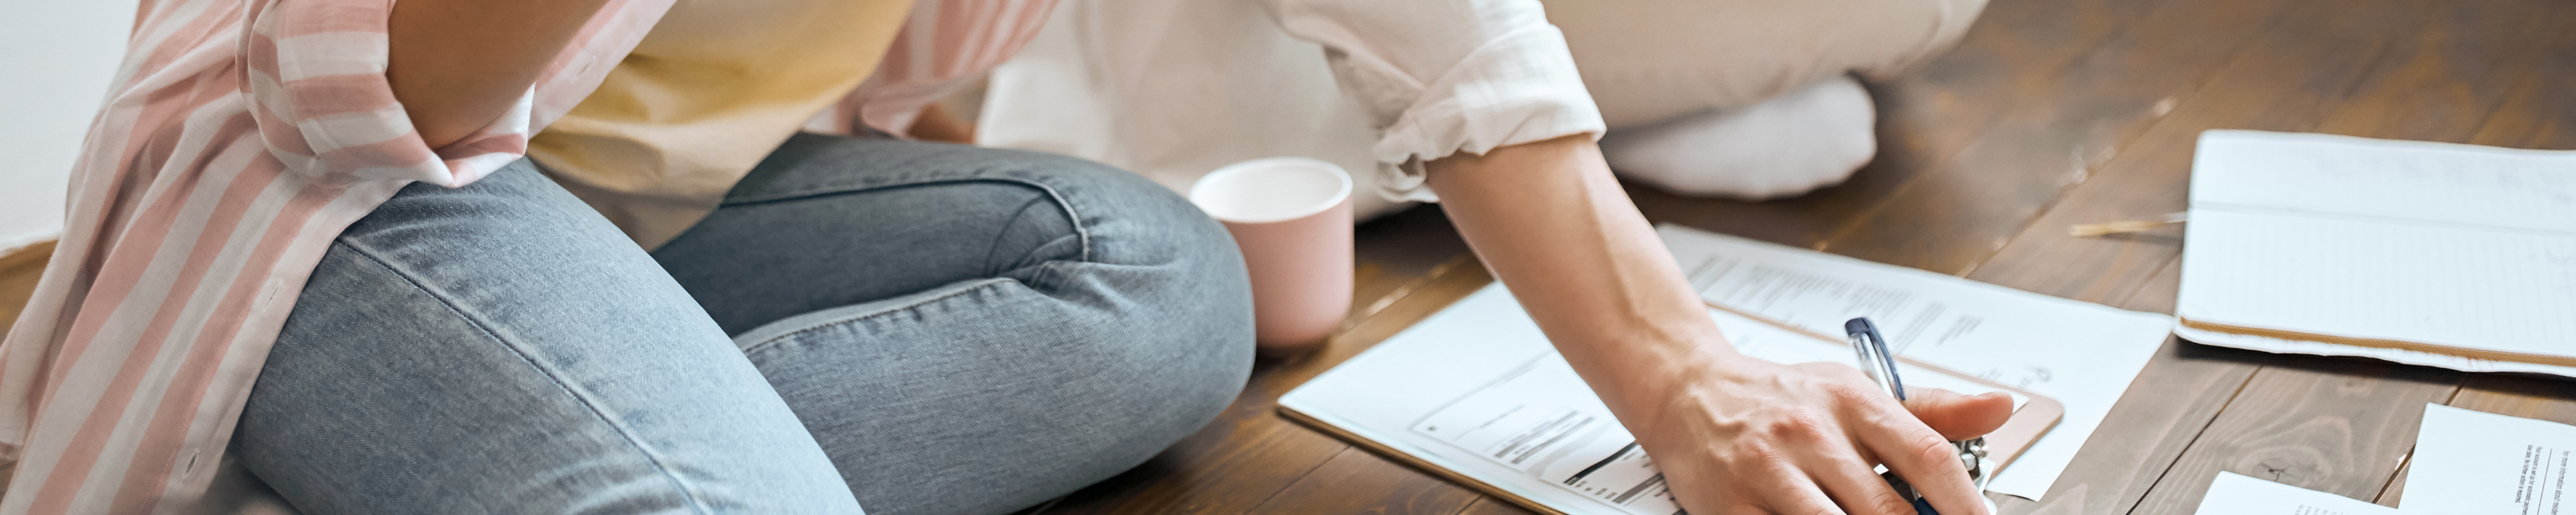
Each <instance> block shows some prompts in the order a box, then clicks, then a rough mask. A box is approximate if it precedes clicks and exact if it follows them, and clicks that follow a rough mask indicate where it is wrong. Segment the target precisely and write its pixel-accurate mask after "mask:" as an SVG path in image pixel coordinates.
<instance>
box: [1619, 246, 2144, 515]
mask: <svg viewBox="0 0 2576 515" xmlns="http://www.w3.org/2000/svg"><path fill="white" fill-rule="evenodd" d="M1657 231H1658V232H1660V233H1661V234H1662V236H1663V239H1664V244H1665V245H1666V246H1668V247H1670V248H1671V249H1672V251H1673V254H1674V257H1675V258H1677V259H1678V260H1679V262H1680V263H1681V266H1682V270H1683V271H1684V272H1686V273H1688V274H1689V275H1690V280H1691V283H1692V285H1693V286H1694V287H1697V288H1698V289H1699V291H1700V295H1701V296H1702V297H1705V298H1707V299H1708V300H1709V301H1710V302H1712V303H1715V304H1719V305H1723V306H1727V307H1730V308H1733V309H1737V310H1740V311H1744V312H1746V313H1751V314H1754V315H1757V316H1761V317H1763V318H1767V319H1771V320H1777V321H1781V322H1783V323H1786V324H1789V325H1792V326H1797V327H1801V328H1805V329H1807V330H1809V331H1814V332H1818V333H1822V334H1842V323H1843V321H1845V320H1850V319H1851V318H1852V317H1858V316H1867V317H1870V319H1871V320H1872V321H1874V322H1877V323H1878V326H1879V329H1880V331H1882V332H1884V333H1885V334H1886V336H1887V337H1888V340H1889V343H1891V344H1892V345H1894V346H1895V348H1896V351H1897V352H1898V353H1899V354H1903V355H1905V356H1906V357H1909V358H1913V359H1917V360H1922V361H1923V362H1925V363H1930V364H1933V365H1935V366H1940V367H1943V368H1948V369H1951V370H1958V371H1961V372H1965V373H1970V374H1976V375H1977V376H1979V377H1981V378H1983V379H1986V380H1990V381H1994V382H1997V383H2003V384H2005V385H2009V386H2012V387H2015V388H2021V389H2025V390H2029V391H2031V392H2033V393H2037V394H2040V395H2044V396H2048V397H2050V398H2054V399H2057V400H2058V402H2060V403H2063V404H2065V406H2066V418H2065V419H2064V420H2060V421H2059V422H2058V423H2057V427H2056V428H2055V429H2053V430H2050V431H2049V432H2048V433H2047V434H2046V435H2044V436H2041V437H2040V439H2039V441H2037V442H2035V443H2033V444H2032V445H2031V448H2030V450H2028V451H2024V452H2023V453H2022V455H2021V457H2020V458H2016V459H2015V460H2014V461H2013V463H2012V465H2011V466H2009V467H2005V468H2004V472H2003V474H2001V475H1998V476H1996V477H1995V480H1994V482H1993V483H1991V484H1989V485H1988V489H1989V490H1991V491H1994V492H1999V493H2004V494H2008V495H2016V496H2021V497H2024V498H2029V499H2032V500H2039V499H2040V497H2041V496H2042V495H2044V494H2046V493H2047V492H2048V487H2049V485H2050V484H2053V483H2056V482H2057V476H2058V475H2060V474H2062V473H2064V472H2065V471H2066V466H2067V464H2068V463H2069V462H2072V461H2073V460H2074V459H2075V451H2076V450H2077V449H2079V448H2082V447H2083V446H2084V440H2085V439H2087V438H2090V437H2092V435H2093V430H2094V429H2095V428H2096V427H2099V426H2101V424H2102V419H2103V417H2105V416H2108V415H2109V414H2110V413H2111V406H2112V405H2113V404H2116V403H2118V402H2119V401H2120V394H2122V393H2124V392H2126V391H2128V389H2129V381H2130V380H2132V379H2136V378H2137V376H2138V371H2139V370H2140V369H2143V368H2145V367H2146V364H2147V360H2148V359H2149V358H2151V357H2153V356H2154V355H2155V351H2156V348H2157V347H2159V346H2162V345H2163V344H2164V341H2165V335H2166V334H2168V333H2169V331H2170V330H2171V328H2172V327H2173V319H2172V318H2170V317H2166V316H2164V315H2159V314H2155V313H2142V312H2136V311H2125V310H2119V309H2113V308H2110V307H2106V306H2102V305H2099V304H2092V303H2087V302H2078V301H2073V300H2067V299H2061V298H2056V297H2050V296H2046V295H2039V294H2034V293H2030V292H2025V291H2021V290H2015V289H2011V288H2005V287H2001V286H1995V285H1991V284H1986V283H1980V282H1976V281H1970V280H1966V279H1961V278H1958V277H1953V276H1949V275H1942V274H1936V273H1931V272H1925V271H1922V270H1916V269H1912V268H1906V267H1900V266H1893V265H1886V264H1880V263H1873V262H1869V261H1863V260H1859V259H1853V258H1849V257H1843V256H1837V255H1832V254H1826V253H1822V252H1816V251H1811V250H1805V249H1797V248H1790V247H1784V246H1779V245H1772V244H1769V243H1763V242H1758V241H1753V240H1747V239H1743V238H1737V237H1733V236H1725V235H1720V234H1714V233H1708V232H1703V231H1698V230H1693V229H1688V228H1682V227H1674V226H1666V227H1662V228H1659V229H1658V230H1657ZM1728 335H1729V336H1730V337H1732V336H1733V335H1734V333H1728Z"/></svg>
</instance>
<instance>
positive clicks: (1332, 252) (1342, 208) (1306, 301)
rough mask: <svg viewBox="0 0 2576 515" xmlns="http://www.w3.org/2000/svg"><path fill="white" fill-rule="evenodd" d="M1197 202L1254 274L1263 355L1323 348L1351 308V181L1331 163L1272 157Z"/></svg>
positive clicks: (1257, 337) (1235, 167) (1199, 195)
mask: <svg viewBox="0 0 2576 515" xmlns="http://www.w3.org/2000/svg"><path fill="white" fill-rule="evenodd" d="M1190 202H1192V203H1196V204H1198V206H1199V209H1200V210H1203V211H1206V212H1207V213H1208V215H1209V216H1213V217H1216V219H1217V221H1221V222H1225V229H1226V231H1227V232H1231V233H1234V244H1235V246H1237V247H1240V248H1242V249H1243V264H1244V267H1245V268H1247V269H1249V271H1250V272H1251V274H1252V325H1253V341H1254V342H1255V344H1256V346H1257V347H1258V348H1259V349H1260V351H1261V352H1262V353H1264V354H1271V355H1278V354H1285V353H1295V352H1303V351H1306V350H1309V349H1312V348H1314V347H1315V346H1317V345H1320V344H1322V343H1324V338H1325V337H1327V336H1331V335H1332V333H1333V330H1334V329H1339V328H1340V327H1341V325H1342V317H1343V316H1344V315H1346V314H1348V313H1349V312H1350V310H1351V267H1352V263H1351V262H1352V254H1351V175H1350V173H1349V172H1344V171H1342V168H1341V167H1339V166H1333V164H1332V163H1327V162H1323V161H1318V160H1314V159H1307V158H1302V157H1272V158H1263V159H1254V160H1251V161H1244V162H1240V163H1235V164H1230V165H1226V166H1225V167H1223V168H1218V169H1216V171H1214V172H1209V173H1208V174H1207V176H1205V177H1200V178H1199V182H1198V183H1197V184H1193V185H1191V186H1190Z"/></svg>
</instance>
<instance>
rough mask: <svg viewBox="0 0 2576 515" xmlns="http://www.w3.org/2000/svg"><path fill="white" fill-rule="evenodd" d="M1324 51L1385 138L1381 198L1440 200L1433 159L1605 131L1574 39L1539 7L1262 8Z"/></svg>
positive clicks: (1340, 2)
mask: <svg viewBox="0 0 2576 515" xmlns="http://www.w3.org/2000/svg"><path fill="white" fill-rule="evenodd" d="M1262 1H1263V2H1264V3H1265V7H1266V8H1267V9H1268V10H1269V11H1270V13H1271V15H1272V16H1274V17H1276V18H1278V21H1279V24H1280V26H1281V27H1282V28H1284V29H1286V30H1287V32H1288V33H1289V34H1291V35H1294V36H1296V37H1298V38H1301V39H1305V40H1308V41H1313V42H1315V43H1317V44H1320V45H1322V46H1323V47H1324V52H1325V59H1326V61H1327V62H1329V63H1331V65H1332V68H1333V74H1334V77H1335V79H1336V80H1337V81H1339V83H1340V84H1341V87H1342V89H1343V90H1344V92H1345V93H1346V94H1348V95H1349V96H1350V97H1351V98H1353V99H1355V100H1358V101H1359V103H1360V104H1361V105H1362V106H1365V107H1366V108H1367V109H1368V111H1369V114H1370V115H1371V116H1372V117H1373V121H1374V123H1375V124H1376V125H1377V127H1378V128H1379V129H1381V130H1382V131H1383V133H1382V136H1381V137H1380V139H1379V140H1378V142H1377V144H1376V146H1375V147H1374V148H1373V149H1372V150H1371V151H1372V153H1374V154H1375V155H1376V157H1377V159H1378V160H1379V161H1381V162H1385V163H1393V164H1397V165H1398V166H1393V167H1383V168H1382V169H1384V170H1387V172H1386V173H1388V174H1391V175H1392V176H1391V177H1385V178H1384V179H1385V180H1382V181H1379V184H1380V185H1381V186H1382V187H1383V189H1384V190H1385V191H1382V192H1381V193H1382V194H1385V195H1387V196H1388V197H1389V198H1394V199H1399V200H1422V201H1433V200H1437V199H1436V198H1435V197H1433V196H1432V195H1431V193H1430V191H1429V190H1428V189H1427V188H1424V187H1423V169H1422V162H1423V161H1428V160H1433V159H1439V158H1442V157H1448V156H1450V155H1452V154H1457V153H1460V152H1466V153H1470V154H1483V153H1485V152H1488V151H1491V150H1493V149H1494V147H1500V146H1504V145H1513V144H1520V143H1528V142H1533V141H1541V140H1547V139H1553V138H1558V137H1563V136H1568V135H1574V134H1590V135H1591V136H1592V137H1594V138H1596V139H1598V138H1599V137H1600V135H1601V132H1602V131H1603V125H1602V122H1601V111H1600V109H1599V108H1598V107H1595V106H1594V105H1593V102H1592V95H1591V93H1590V92H1589V91H1586V90H1585V89H1584V87H1583V78H1582V76H1581V75H1580V74H1579V73H1577V72H1576V70H1575V67H1574V57H1573V55H1572V54H1571V53H1569V52H1568V51H1567V49H1566V46H1565V35H1564V34H1563V33H1561V32H1558V31H1557V29H1556V26H1555V25H1551V24H1549V23H1548V22H1547V15H1546V13H1545V11H1544V9H1543V8H1542V7H1541V6H1540V5H1539V3H1538V1H1537V0H1406V1H1386V0H1262Z"/></svg>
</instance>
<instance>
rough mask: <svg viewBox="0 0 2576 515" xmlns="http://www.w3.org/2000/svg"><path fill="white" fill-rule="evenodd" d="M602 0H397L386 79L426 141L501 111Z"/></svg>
mask: <svg viewBox="0 0 2576 515" xmlns="http://www.w3.org/2000/svg"><path fill="white" fill-rule="evenodd" d="M605 3H607V0H402V1H401V2H397V3H395V4H394V11H393V19H392V20H390V21H389V22H388V23H387V26H388V27H387V34H386V37H387V45H388V46H389V47H391V48H390V51H391V53H392V56H391V60H390V62H389V63H387V67H386V69H385V80H386V82H388V83H390V84H391V85H392V86H393V90H394V99H395V100H398V101H401V102H402V105H403V110H404V111H405V112H407V113H409V114H410V115H411V124H412V127H413V128H414V129H415V130H418V131H420V138H421V140H422V141H423V142H426V143H428V144H429V146H430V147H431V148H437V147H442V146H446V145H447V144H449V143H455V142H456V141H457V140H461V139H464V138H465V137H466V136H469V135H472V134H473V133H474V131H475V130H476V129H480V128H482V127H483V126H484V125H486V124H489V123H492V120H495V119H499V118H500V117H501V114H502V113H504V112H507V111H508V110H509V109H510V106H511V105H512V104H516V103H517V102H518V100H519V96H520V95H521V94H523V93H526V92H527V90H528V86H530V85H532V84H535V83H536V81H537V73H538V72H540V71H542V70H543V69H544V68H545V66H546V63H548V62H550V61H553V60H554V58H555V55H556V54H558V53H561V52H562V51H563V49H564V46H565V45H567V44H570V43H571V42H572V37H573V34H574V33H577V32H580V31H581V26H582V24H583V23H585V22H588V21H589V20H590V17H591V15H592V14H594V13H597V12H598V11H599V7H600V6H601V5H602V4H605Z"/></svg>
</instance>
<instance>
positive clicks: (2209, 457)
mask: <svg viewBox="0 0 2576 515" xmlns="http://www.w3.org/2000/svg"><path fill="white" fill-rule="evenodd" d="M2298 358H2300V359H2283V360H2279V361H2277V362H2275V363H2273V364H2270V365H2267V366H2265V367H2263V369H2262V370H2261V371H2258V372H2255V373H2254V377H2253V379H2251V380H2249V381H2247V382H2246V383H2245V387H2244V388H2243V389H2242V390H2241V392H2240V393H2239V394H2238V395H2237V396H2236V397H2235V398H2234V399H2233V400H2231V401H2229V402H2228V404H2227V406H2226V408H2225V410H2224V411H2222V412H2220V413H2219V415H2218V418H2217V419H2215V420H2213V421H2212V422H2211V423H2210V424H2209V427H2208V429H2207V430H2205V431H2202V432H2201V435H2200V437H2199V438H2198V439H2196V440H2194V441H2193V442H2192V443H2191V446H2190V447H2189V448H2188V449H2186V450H2184V451H2183V453H2182V455H2181V457H2180V458H2179V459H2177V460H2175V462H2174V463H2173V465H2172V466H2171V467H2170V468H2168V469H2166V470H2165V472H2164V474H2162V475H2161V476H2160V477H2159V478H2158V479H2157V480H2156V481H2155V483H2154V485H2153V486H2151V487H2149V489H2148V491H2147V495H2146V496H2145V497H2144V498H2142V499H2141V500H2140V502H2139V503H2138V505H2137V507H2136V508H2135V509H2132V510H2129V511H2128V513H2131V514H2133V515H2165V514H2189V513H2192V511H2193V510H2195V509H2197V508H2198V507H2199V505H2200V498H2201V494H2202V493H2204V492H2207V491H2208V490H2209V482H2210V480H2211V479H2214V478H2216V477H2217V476H2218V472H2219V471H2228V472H2235V473H2238V474H2244V475H2248V476H2253V477H2256V478H2261V479H2265V480H2270V481H2277V482H2281V483H2285V484H2289V485H2292V486H2297V487H2300V488H2307V489H2311V490H2319V491H2324V492H2331V493H2334V494H2337V495H2342V496H2346V497H2354V498H2361V499H2369V498H2373V497H2375V496H2377V495H2378V494H2379V491H2380V490H2381V489H2382V488H2383V487H2385V486H2387V481H2388V478H2389V476H2390V475H2391V474H2392V473H2394V472H2395V471H2396V470H2397V466H2398V463H2399V462H2400V461H2401V460H2403V459H2404V458H2405V456H2406V451H2407V450H2408V449H2411V448H2413V447H2414V444H2415V426H2416V425H2417V424H2418V423H2419V422H2420V421H2421V420H2422V418H2423V412H2424V404H2425V403H2438V402H2442V401H2445V400H2448V399H2449V398H2450V397H2451V393H2452V391H2454V390H2456V389H2457V388H2458V385H2459V382H2460V380H2461V378H2462V377H2463V374H2461V373H2459V372H2454V371H2449V370H2438V369H2432V368H2426V367H2410V366H2403V365H2395V364H2390V363H2387V362H2381V361H2374V360H2364V359H2350V358H2321V357H2307V356H2301V357H2298ZM2149 466H2152V465H2149Z"/></svg>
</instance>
